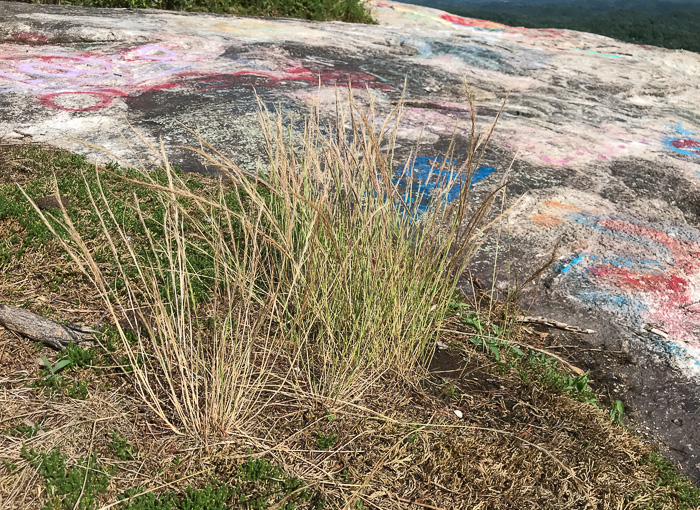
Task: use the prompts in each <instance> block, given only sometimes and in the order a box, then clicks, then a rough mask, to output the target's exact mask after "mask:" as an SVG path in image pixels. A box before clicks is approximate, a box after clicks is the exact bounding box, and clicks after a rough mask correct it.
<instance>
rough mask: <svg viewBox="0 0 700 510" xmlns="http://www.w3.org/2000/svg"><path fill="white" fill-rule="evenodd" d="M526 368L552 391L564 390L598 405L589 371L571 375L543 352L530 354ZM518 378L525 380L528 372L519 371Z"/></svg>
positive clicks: (527, 377)
mask: <svg viewBox="0 0 700 510" xmlns="http://www.w3.org/2000/svg"><path fill="white" fill-rule="evenodd" d="M526 368H527V369H529V370H530V371H531V372H532V373H533V375H534V376H535V377H536V378H537V379H538V380H539V381H540V382H542V383H543V384H545V385H547V386H548V387H549V388H551V389H552V390H554V391H560V392H566V393H568V394H569V395H571V396H572V397H574V398H576V399H578V400H580V401H582V402H588V403H589V404H591V405H594V406H596V407H598V405H599V400H598V397H597V396H596V394H595V393H593V391H592V390H591V388H590V386H589V382H590V381H589V375H590V373H589V372H586V373H584V374H581V375H577V376H575V377H574V376H572V375H571V374H568V373H565V372H562V371H561V370H559V369H558V367H557V361H556V360H555V359H554V358H552V357H550V356H547V355H546V354H544V353H537V354H532V355H530V357H529V358H528V360H527V367H526ZM520 378H521V379H522V380H523V381H524V382H525V381H526V380H529V378H530V374H528V373H526V372H524V371H521V373H520Z"/></svg>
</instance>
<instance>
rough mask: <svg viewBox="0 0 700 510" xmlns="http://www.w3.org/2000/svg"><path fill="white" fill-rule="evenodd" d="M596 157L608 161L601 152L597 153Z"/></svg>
mask: <svg viewBox="0 0 700 510" xmlns="http://www.w3.org/2000/svg"><path fill="white" fill-rule="evenodd" d="M598 159H601V160H603V161H608V157H607V156H603V155H602V154H598Z"/></svg>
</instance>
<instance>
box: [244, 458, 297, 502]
mask: <svg viewBox="0 0 700 510" xmlns="http://www.w3.org/2000/svg"><path fill="white" fill-rule="evenodd" d="M237 479H238V482H237V484H236V486H235V487H234V488H233V492H234V494H235V495H236V496H237V500H238V504H239V505H240V506H242V507H243V508H248V509H251V510H263V509H265V508H269V507H270V506H271V505H273V504H275V503H278V504H279V503H280V502H281V501H282V500H284V503H283V504H282V505H281V506H280V507H279V508H282V509H284V510H294V509H295V508H296V506H297V504H298V503H302V502H305V501H309V500H310V499H311V497H310V495H309V493H308V492H307V491H306V490H305V489H304V487H306V483H305V482H304V481H303V480H300V479H299V478H296V477H290V476H288V475H287V474H286V473H284V471H282V469H281V468H280V467H279V466H275V465H273V464H270V463H269V462H268V461H267V460H265V459H262V458H254V459H250V460H248V461H247V462H246V463H245V464H242V465H241V466H239V468H238V472H237Z"/></svg>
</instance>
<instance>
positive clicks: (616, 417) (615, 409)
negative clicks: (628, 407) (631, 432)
mask: <svg viewBox="0 0 700 510" xmlns="http://www.w3.org/2000/svg"><path fill="white" fill-rule="evenodd" d="M623 414H625V406H624V405H623V403H622V401H621V400H616V401H615V403H613V405H612V409H610V421H612V422H614V423H617V424H618V425H624V423H622V415H623Z"/></svg>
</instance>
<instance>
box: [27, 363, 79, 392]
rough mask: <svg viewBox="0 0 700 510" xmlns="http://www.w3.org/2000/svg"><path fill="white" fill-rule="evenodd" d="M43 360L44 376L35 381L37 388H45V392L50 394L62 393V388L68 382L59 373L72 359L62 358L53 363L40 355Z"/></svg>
mask: <svg viewBox="0 0 700 510" xmlns="http://www.w3.org/2000/svg"><path fill="white" fill-rule="evenodd" d="M39 358H40V359H41V361H42V362H43V364H44V365H43V370H44V371H45V374H44V376H43V377H42V378H41V379H39V380H38V381H36V382H35V383H34V386H35V387H37V388H44V390H45V392H46V394H47V395H49V396H54V395H55V394H57V393H61V389H62V388H63V387H64V386H65V385H66V384H67V383H66V381H65V378H64V377H63V376H62V375H58V373H59V372H60V371H61V370H63V369H64V368H66V367H68V366H69V365H70V360H67V359H62V360H59V361H57V362H56V364H55V365H52V364H51V362H50V361H49V360H47V359H46V358H45V357H43V356H39Z"/></svg>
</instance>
